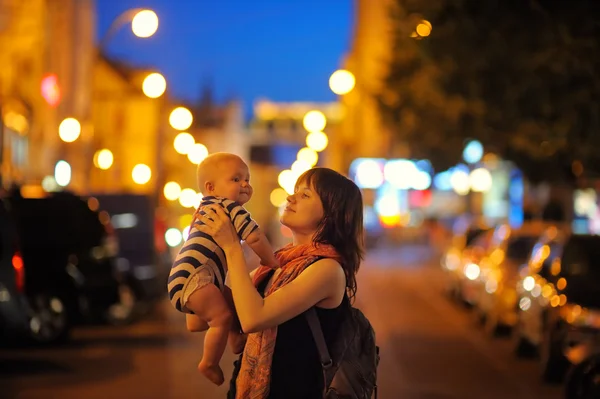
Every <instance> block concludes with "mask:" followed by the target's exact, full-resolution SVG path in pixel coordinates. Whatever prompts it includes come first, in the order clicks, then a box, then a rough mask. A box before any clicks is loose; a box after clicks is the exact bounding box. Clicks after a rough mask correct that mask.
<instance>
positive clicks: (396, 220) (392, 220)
mask: <svg viewBox="0 0 600 399" xmlns="http://www.w3.org/2000/svg"><path fill="white" fill-rule="evenodd" d="M379 220H380V221H381V224H383V227H394V226H399V225H400V215H379Z"/></svg>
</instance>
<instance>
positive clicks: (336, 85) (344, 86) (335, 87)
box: [329, 69, 356, 96]
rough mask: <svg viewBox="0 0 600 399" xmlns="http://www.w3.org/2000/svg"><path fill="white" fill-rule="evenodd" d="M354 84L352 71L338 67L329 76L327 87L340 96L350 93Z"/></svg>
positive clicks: (354, 79)
mask: <svg viewBox="0 0 600 399" xmlns="http://www.w3.org/2000/svg"><path fill="white" fill-rule="evenodd" d="M355 84H356V78H355V77H354V75H353V74H352V72H350V71H347V70H345V69H338V70H337V71H335V72H334V73H333V74H331V77H330V78H329V88H330V89H331V91H332V92H334V93H335V94H337V95H340V96H342V95H344V94H348V93H350V92H351V91H352V89H354V85H355Z"/></svg>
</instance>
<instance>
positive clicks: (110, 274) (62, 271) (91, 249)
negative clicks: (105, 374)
mask: <svg viewBox="0 0 600 399" xmlns="http://www.w3.org/2000/svg"><path fill="white" fill-rule="evenodd" d="M4 203H5V204H6V206H5V209H7V210H8V212H7V215H8V218H9V219H10V220H11V223H12V225H13V226H14V231H15V233H16V237H17V238H16V242H17V243H18V245H19V248H20V254H21V256H22V266H23V270H24V281H25V284H24V288H23V291H24V293H23V294H24V296H25V298H26V303H27V307H26V313H27V318H28V325H29V331H28V335H29V337H30V338H31V339H33V340H34V341H36V342H39V343H55V342H61V341H65V340H66V339H67V338H68V336H69V332H70V329H71V327H72V326H73V325H75V324H80V323H87V322H98V321H100V322H104V321H107V320H110V315H111V311H112V310H113V309H114V308H115V307H118V306H120V305H121V303H122V296H121V293H120V286H121V285H122V284H123V282H122V281H121V277H120V275H119V273H118V271H117V270H116V267H115V254H116V249H117V242H116V239H115V236H114V234H113V233H112V231H111V226H110V220H109V218H108V217H107V215H102V214H99V213H98V212H95V211H93V210H91V209H90V207H89V205H88V203H87V202H86V201H84V200H82V199H81V198H80V197H78V196H76V195H73V194H70V193H57V194H54V195H51V196H48V197H45V198H23V197H21V196H19V195H11V196H7V197H6V198H5V199H4Z"/></svg>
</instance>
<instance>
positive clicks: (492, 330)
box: [483, 310, 511, 337]
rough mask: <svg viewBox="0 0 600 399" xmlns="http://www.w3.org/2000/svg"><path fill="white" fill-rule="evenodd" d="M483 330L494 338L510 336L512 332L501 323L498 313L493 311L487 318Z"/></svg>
mask: <svg viewBox="0 0 600 399" xmlns="http://www.w3.org/2000/svg"><path fill="white" fill-rule="evenodd" d="M483 329H484V331H485V332H486V334H488V335H490V336H492V337H498V336H504V337H505V336H508V335H509V334H510V330H511V329H510V327H509V326H507V325H504V324H502V323H500V318H499V316H498V312H497V311H495V310H491V311H490V312H488V314H487V315H486V316H485V321H484V325H483Z"/></svg>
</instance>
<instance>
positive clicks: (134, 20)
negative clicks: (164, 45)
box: [98, 8, 158, 52]
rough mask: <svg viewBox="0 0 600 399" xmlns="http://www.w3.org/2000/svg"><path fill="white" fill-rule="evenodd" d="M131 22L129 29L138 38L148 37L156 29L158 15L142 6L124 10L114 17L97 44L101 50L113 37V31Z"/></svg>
mask: <svg viewBox="0 0 600 399" xmlns="http://www.w3.org/2000/svg"><path fill="white" fill-rule="evenodd" d="M130 22H131V31H132V32H133V34H134V35H136V36H137V37H139V38H148V37H150V36H152V35H153V34H155V33H156V31H157V30H158V16H157V15H156V13H155V12H154V11H152V10H148V9H143V8H132V9H130V10H126V11H124V12H123V13H122V14H121V15H119V16H118V17H117V18H115V19H114V20H113V22H112V24H111V25H110V27H109V28H108V30H107V31H106V33H105V34H104V36H103V37H102V40H100V44H99V46H98V49H99V51H100V52H101V51H102V50H103V49H104V48H106V45H107V44H108V42H109V41H110V40H111V39H112V38H113V36H114V35H115V33H116V32H117V31H118V30H119V29H120V28H121V27H122V26H124V25H126V24H128V23H130Z"/></svg>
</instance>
